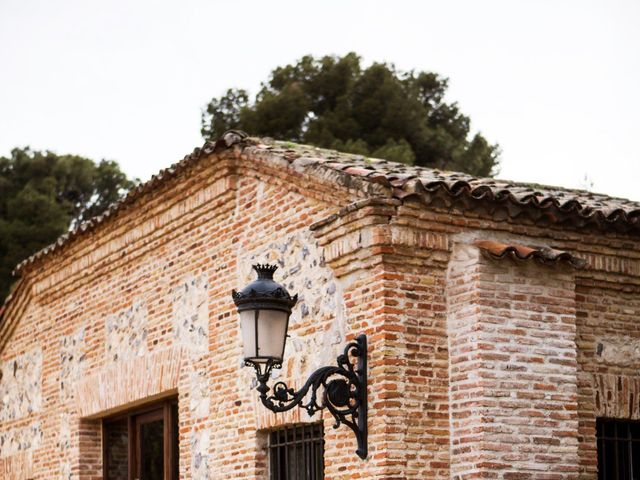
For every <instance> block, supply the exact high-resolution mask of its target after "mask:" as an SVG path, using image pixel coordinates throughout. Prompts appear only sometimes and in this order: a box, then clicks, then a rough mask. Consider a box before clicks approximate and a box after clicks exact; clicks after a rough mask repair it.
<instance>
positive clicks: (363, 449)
mask: <svg viewBox="0 0 640 480" xmlns="http://www.w3.org/2000/svg"><path fill="white" fill-rule="evenodd" d="M350 357H353V358H354V359H355V360H356V362H355V363H356V364H355V366H354V364H353V362H352V361H351V359H350ZM246 364H247V366H252V367H254V368H255V370H256V374H257V378H258V386H257V387H256V390H258V392H259V393H260V400H261V401H262V404H263V405H264V406H265V407H267V408H268V409H269V410H271V411H272V412H276V413H278V412H286V411H287V410H291V409H292V408H293V407H296V406H299V407H301V408H304V409H305V410H306V411H307V412H308V413H309V415H310V416H311V415H313V414H314V413H316V412H317V411H318V410H322V409H324V408H326V409H327V410H329V412H330V413H331V415H333V418H334V419H335V422H336V423H335V425H334V426H333V428H338V427H339V426H340V425H341V424H345V425H347V426H348V427H349V428H351V430H353V432H354V433H355V435H356V440H357V442H358V449H357V450H356V454H357V455H358V456H359V457H360V458H362V459H364V458H366V457H367V453H368V447H367V433H368V431H367V336H366V335H359V336H358V337H357V338H356V339H355V341H353V342H351V343H349V344H348V345H347V346H346V347H345V349H344V353H343V354H342V355H339V356H338V358H337V366H327V367H320V368H319V369H317V370H316V371H315V372H313V373H312V374H311V376H310V377H309V379H308V380H307V381H306V382H305V384H304V385H303V386H302V388H300V390H298V391H295V390H294V389H292V388H289V387H287V385H286V384H285V383H284V382H276V384H275V385H274V386H273V391H272V392H271V393H269V390H270V388H269V386H268V385H267V382H268V381H269V377H270V375H271V371H272V370H273V369H274V368H280V367H281V365H280V364H276V363H272V362H268V363H267V364H263V365H264V368H261V367H260V365H258V364H254V363H252V362H246ZM320 387H322V391H323V394H322V399H321V400H319V399H318V390H319V389H320ZM309 391H311V394H310V395H309V399H308V400H306V401H305V398H306V397H307V394H308V393H309Z"/></svg>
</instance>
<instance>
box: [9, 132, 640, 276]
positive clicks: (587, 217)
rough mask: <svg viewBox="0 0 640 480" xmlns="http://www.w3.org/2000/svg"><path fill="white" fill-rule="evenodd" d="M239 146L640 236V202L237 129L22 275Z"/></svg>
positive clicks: (510, 211)
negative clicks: (480, 175)
mask: <svg viewBox="0 0 640 480" xmlns="http://www.w3.org/2000/svg"><path fill="white" fill-rule="evenodd" d="M234 148H239V149H241V150H242V152H243V153H244V154H245V155H247V156H248V157H249V158H251V157H255V158H260V159H266V160H267V161H269V160H271V161H274V162H275V163H277V164H279V165H288V166H290V167H291V168H293V169H295V170H297V171H305V172H307V171H308V172H309V173H310V174H312V175H313V174H315V175H319V173H318V171H322V170H323V169H327V170H331V171H333V172H334V173H337V174H338V176H339V177H340V176H341V177H343V178H344V179H345V180H348V178H359V179H361V180H364V183H365V184H366V183H368V182H371V183H375V184H379V185H382V186H385V187H388V188H387V190H388V192H389V193H390V195H391V196H392V197H395V198H397V199H400V200H406V199H409V198H415V199H419V200H421V201H422V202H424V203H425V204H427V205H434V206H446V207H453V206H455V207H458V208H460V209H463V210H464V209H480V210H483V211H484V212H485V213H487V214H489V215H491V216H492V217H493V218H495V219H504V218H507V217H508V218H512V219H519V218H528V219H530V220H533V221H534V222H535V223H537V224H543V225H548V224H561V225H567V226H570V227H571V228H585V227H592V228H597V229H601V230H613V231H622V232H627V233H633V234H638V233H640V202H633V201H631V200H626V199H621V198H614V197H610V196H607V195H601V194H596V193H591V192H587V191H582V190H569V189H563V188H558V187H549V186H540V185H533V184H526V183H517V182H511V181H507V180H496V179H493V178H478V177H474V176H472V175H468V174H464V173H459V172H447V171H442V170H436V169H431V168H426V167H418V166H409V165H404V164H400V163H396V162H391V161H388V160H382V159H374V158H366V157H363V156H361V155H353V154H347V153H340V152H337V151H334V150H326V149H321V148H316V147H311V146H306V145H299V144H294V143H290V142H275V141H273V140H271V139H260V138H252V137H248V136H247V134H245V133H244V132H240V131H234V130H231V131H229V132H226V133H225V134H224V135H223V136H222V138H220V139H219V140H217V141H215V142H206V143H205V144H204V146H203V147H201V148H196V149H195V150H194V151H193V152H192V153H191V154H189V155H187V156H185V157H184V159H183V160H181V161H180V162H178V163H176V164H174V165H172V166H171V167H169V168H167V169H164V170H161V171H160V172H159V173H158V174H157V175H154V176H153V177H152V178H151V179H150V180H149V181H147V182H145V183H142V184H140V185H138V186H137V187H135V188H133V189H132V190H131V191H129V193H128V194H127V195H125V196H124V197H123V198H122V199H121V200H120V201H118V202H116V203H114V204H113V205H111V206H110V207H109V208H108V209H107V210H106V211H105V212H104V213H103V214H102V215H100V216H97V217H94V218H92V219H90V220H88V221H86V222H84V223H82V224H80V225H78V226H77V227H76V228H74V229H73V230H71V231H70V232H68V233H66V234H65V235H62V236H61V237H60V238H59V239H58V240H57V241H56V242H55V243H53V244H51V245H49V246H48V247H46V248H44V249H42V250H40V251H39V252H37V253H35V254H34V255H32V256H30V257H29V258H27V259H26V260H24V261H23V262H21V263H20V264H19V265H18V266H17V267H16V269H15V271H14V274H20V273H21V272H23V271H24V270H25V268H27V267H28V266H30V265H32V264H34V263H36V262H37V261H39V260H41V259H43V258H45V257H47V256H48V255H50V254H52V253H53V252H55V251H58V250H60V249H61V248H62V247H64V246H66V245H67V244H69V243H70V242H71V241H73V240H74V239H75V238H77V237H80V236H82V235H84V234H86V233H88V232H90V231H92V230H93V229H94V228H95V227H97V226H98V225H100V224H102V223H104V222H106V221H107V220H108V219H109V218H111V217H113V216H115V215H116V214H117V213H119V212H120V211H121V210H123V209H124V208H125V207H127V206H128V205H131V204H132V203H133V202H135V201H136V200H138V199H139V198H140V197H143V196H145V195H147V194H149V193H150V192H152V191H154V190H156V189H157V188H159V187H160V186H161V185H163V184H165V183H166V182H168V181H169V180H170V179H172V178H175V177H177V176H179V175H180V174H181V173H182V172H184V171H185V170H186V169H187V167H190V166H192V165H193V164H195V163H197V162H198V161H199V160H200V159H202V158H204V157H207V156H209V155H211V154H213V153H221V152H223V151H225V150H228V149H234Z"/></svg>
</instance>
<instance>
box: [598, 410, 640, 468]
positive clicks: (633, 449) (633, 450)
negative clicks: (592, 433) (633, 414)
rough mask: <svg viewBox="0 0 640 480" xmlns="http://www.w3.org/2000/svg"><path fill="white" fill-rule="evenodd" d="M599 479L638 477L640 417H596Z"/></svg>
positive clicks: (639, 464) (639, 465) (639, 463)
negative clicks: (636, 418)
mask: <svg viewBox="0 0 640 480" xmlns="http://www.w3.org/2000/svg"><path fill="white" fill-rule="evenodd" d="M596 436H597V439H598V480H640V421H629V420H613V419H607V418H599V419H598V420H597V421H596Z"/></svg>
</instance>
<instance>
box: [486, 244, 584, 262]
mask: <svg viewBox="0 0 640 480" xmlns="http://www.w3.org/2000/svg"><path fill="white" fill-rule="evenodd" d="M474 245H475V246H476V247H478V248H479V249H480V250H482V251H483V252H485V253H486V254H488V255H489V256H490V257H492V258H513V259H515V260H535V261H537V262H539V263H544V264H557V263H567V264H569V265H571V266H572V267H574V268H584V267H585V265H586V261H585V260H583V259H581V258H578V257H576V256H574V255H573V254H571V253H569V252H565V251H562V250H555V249H553V248H549V247H526V246H524V245H517V244H507V243H500V242H495V241H493V240H476V241H475V242H474Z"/></svg>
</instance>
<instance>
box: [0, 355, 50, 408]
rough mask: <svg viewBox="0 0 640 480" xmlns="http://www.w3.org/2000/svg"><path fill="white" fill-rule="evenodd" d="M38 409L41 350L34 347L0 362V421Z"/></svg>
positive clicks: (40, 394)
mask: <svg viewBox="0 0 640 480" xmlns="http://www.w3.org/2000/svg"><path fill="white" fill-rule="evenodd" d="M41 408H42V349H40V348H34V349H33V350H30V351H28V352H26V353H24V354H22V355H18V356H16V357H14V358H12V359H9V360H7V361H5V362H3V363H2V364H1V365H0V421H8V420H16V419H19V418H22V417H25V416H27V415H31V414H33V413H34V412H38V411H40V409H41Z"/></svg>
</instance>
